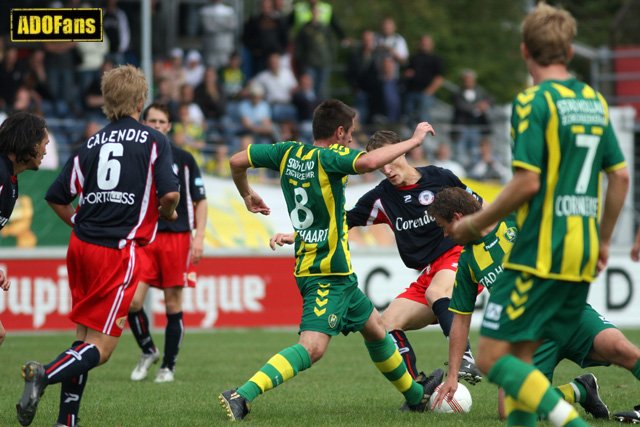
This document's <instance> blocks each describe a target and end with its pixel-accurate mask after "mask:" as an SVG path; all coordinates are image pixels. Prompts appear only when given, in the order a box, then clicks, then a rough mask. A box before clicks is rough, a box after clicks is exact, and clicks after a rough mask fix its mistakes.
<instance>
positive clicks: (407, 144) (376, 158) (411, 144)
mask: <svg viewBox="0 0 640 427" xmlns="http://www.w3.org/2000/svg"><path fill="white" fill-rule="evenodd" d="M427 134H431V135H435V134H436V132H435V130H433V126H431V125H430V124H429V123H427V122H422V123H418V125H417V126H416V130H415V131H414V132H413V136H412V137H411V138H409V139H407V140H406V141H402V142H398V143H397V144H388V145H385V146H384V147H380V148H378V149H376V150H373V151H370V152H368V153H365V154H363V155H362V156H360V157H358V160H356V164H355V167H356V170H357V171H358V172H359V173H366V172H371V171H374V170H376V169H379V168H381V167H382V166H384V165H386V164H387V163H390V162H392V161H394V160H395V159H397V158H398V157H400V156H402V155H403V154H405V153H408V152H409V151H411V150H412V149H414V148H416V147H419V146H420V145H422V142H423V141H424V139H425V138H426V137H427Z"/></svg>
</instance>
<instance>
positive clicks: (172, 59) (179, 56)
mask: <svg viewBox="0 0 640 427" xmlns="http://www.w3.org/2000/svg"><path fill="white" fill-rule="evenodd" d="M183 59H184V51H183V50H182V49H181V48H179V47H174V48H173V49H171V52H169V65H168V67H167V68H166V69H165V70H164V72H163V74H164V76H165V77H166V78H167V79H169V82H170V84H171V98H173V99H179V98H180V87H181V86H182V85H183V84H184V83H185V74H186V72H185V67H184V65H183Z"/></svg>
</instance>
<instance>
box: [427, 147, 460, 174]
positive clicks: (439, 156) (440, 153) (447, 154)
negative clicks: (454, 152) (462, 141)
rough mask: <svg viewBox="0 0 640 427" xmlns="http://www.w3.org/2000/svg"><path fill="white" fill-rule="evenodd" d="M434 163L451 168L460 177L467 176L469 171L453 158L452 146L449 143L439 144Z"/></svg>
mask: <svg viewBox="0 0 640 427" xmlns="http://www.w3.org/2000/svg"><path fill="white" fill-rule="evenodd" d="M432 164H433V165H434V166H438V167H441V168H444V169H448V170H450V171H451V172H453V174H454V175H455V176H457V177H458V178H460V179H464V178H466V176H467V171H466V170H465V168H464V167H463V166H462V165H461V164H460V163H458V162H456V161H455V160H453V159H452V158H451V147H450V146H449V144H447V143H444V142H442V143H440V144H438V148H437V150H436V155H435V160H434V161H433V162H432Z"/></svg>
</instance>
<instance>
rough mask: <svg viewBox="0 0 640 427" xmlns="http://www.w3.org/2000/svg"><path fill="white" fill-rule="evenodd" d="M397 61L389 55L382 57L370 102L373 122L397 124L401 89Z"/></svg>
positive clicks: (400, 104)
mask: <svg viewBox="0 0 640 427" xmlns="http://www.w3.org/2000/svg"><path fill="white" fill-rule="evenodd" d="M397 67H398V63H397V62H396V60H395V59H394V57H392V56H391V55H387V56H385V57H384V58H383V59H382V68H381V74H380V77H379V79H378V85H377V87H376V92H375V98H374V102H373V104H372V113H373V122H374V123H378V122H379V123H385V124H397V123H399V122H400V114H401V113H402V89H401V86H400V85H401V83H400V79H399V78H398V73H397Z"/></svg>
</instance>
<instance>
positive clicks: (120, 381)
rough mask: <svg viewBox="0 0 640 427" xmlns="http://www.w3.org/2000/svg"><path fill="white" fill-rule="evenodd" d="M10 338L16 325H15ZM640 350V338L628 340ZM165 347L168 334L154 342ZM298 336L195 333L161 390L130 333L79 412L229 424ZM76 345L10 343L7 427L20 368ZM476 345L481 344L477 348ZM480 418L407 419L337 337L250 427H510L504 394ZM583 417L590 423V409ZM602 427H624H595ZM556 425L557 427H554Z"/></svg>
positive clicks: (419, 336)
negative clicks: (234, 391) (241, 388)
mask: <svg viewBox="0 0 640 427" xmlns="http://www.w3.org/2000/svg"><path fill="white" fill-rule="evenodd" d="M6 326H8V327H9V328H10V325H6ZM429 329H430V330H429V331H419V332H411V333H409V334H408V336H409V338H410V339H411V342H412V344H413V346H414V349H415V350H416V352H417V355H418V367H419V368H420V369H422V370H424V371H427V372H430V371H432V370H433V369H435V368H437V367H443V363H444V362H445V361H446V360H447V341H446V340H445V339H444V337H443V336H442V334H441V333H440V332H439V330H437V329H435V328H429ZM625 333H626V334H627V336H628V337H629V339H631V341H632V342H634V343H636V344H640V330H626V331H625ZM154 336H155V340H156V344H157V345H159V346H160V347H161V346H162V344H163V334H162V333H161V332H156V333H155V335H154ZM296 339H297V335H296V333H295V332H294V331H282V330H280V331H269V330H224V331H214V332H195V331H194V332H190V331H187V334H186V336H185V338H184V341H183V343H182V349H181V353H180V357H179V359H178V365H177V371H176V381H175V382H174V383H168V384H155V383H154V382H153V378H154V376H155V371H156V369H157V368H158V367H159V365H154V366H153V367H152V370H151V372H150V375H149V377H148V378H147V379H146V380H145V381H142V382H139V383H133V382H131V381H130V380H129V374H130V373H131V370H132V369H133V367H134V366H135V364H136V362H137V360H138V356H139V350H138V348H137V346H136V345H135V343H134V340H133V337H132V336H131V335H130V334H129V333H125V334H124V335H123V337H122V338H121V340H120V344H119V346H118V348H117V349H116V351H115V353H114V354H113V356H112V358H111V360H110V361H109V362H108V363H107V364H106V365H104V366H101V367H99V368H97V369H94V370H92V371H91V373H90V375H89V382H88V384H87V388H86V390H85V393H84V397H83V401H82V407H81V411H80V425H83V426H109V427H115V426H212V425H225V424H228V421H226V419H225V415H224V413H223V411H222V409H221V408H220V406H219V405H218V402H217V394H218V393H219V392H220V391H223V390H226V389H228V388H232V387H236V386H238V385H240V384H242V382H244V381H245V380H247V379H248V378H249V377H250V376H251V375H253V373H254V372H255V371H256V370H257V369H259V368H260V367H261V366H262V365H263V364H264V363H265V362H266V361H267V359H268V358H269V357H271V356H272V355H273V354H274V353H277V352H278V351H280V350H281V349H282V348H284V347H287V346H289V345H291V344H293V343H295V342H296ZM72 341H73V334H71V333H65V334H53V335H45V334H42V335H26V336H16V335H11V331H10V330H9V336H8V337H7V340H6V341H5V343H4V344H3V345H2V347H0V378H2V381H0V396H1V398H0V405H1V406H0V426H12V425H18V423H17V420H16V417H15V404H16V402H17V400H18V398H19V396H20V394H21V392H22V388H23V381H22V379H21V377H20V365H21V364H22V363H24V362H25V361H27V360H33V359H35V360H38V361H41V362H48V361H50V360H51V359H52V358H53V357H54V356H56V355H57V354H58V353H59V352H60V351H62V350H63V349H65V348H66V347H67V346H68V345H70V344H71V342H72ZM476 341H477V335H473V336H472V343H475V342H476ZM590 371H591V372H593V373H595V375H596V376H597V377H598V379H599V382H600V386H601V395H602V397H603V399H604V401H605V402H606V403H607V404H608V405H609V409H610V410H612V411H614V412H615V411H618V410H628V409H631V408H632V407H633V405H637V404H639V403H640V385H639V383H638V381H636V380H635V379H634V378H633V376H632V375H631V374H630V373H629V372H627V371H625V370H623V369H621V368H618V367H608V368H592V369H591V370H590ZM583 372H586V371H583V370H581V369H580V368H579V367H577V366H576V365H574V364H573V363H570V362H563V363H562V364H561V365H560V366H559V367H558V369H557V370H556V376H555V383H556V384H562V383H565V382H568V381H569V380H571V379H572V378H574V377H575V376H577V375H580V374H581V373H583ZM469 390H470V391H471V395H472V397H473V408H472V410H471V413H469V414H462V415H449V414H434V413H425V414H413V413H401V412H400V411H398V408H399V407H400V405H401V404H402V396H401V395H400V394H399V393H398V392H396V391H395V389H394V388H393V386H392V385H391V384H389V383H387V381H386V380H385V379H384V377H383V376H382V375H381V374H380V373H379V372H378V371H377V370H376V369H375V367H374V366H373V364H372V363H371V362H370V360H369V357H368V355H367V351H366V349H365V347H364V345H363V344H362V338H361V337H360V335H359V334H358V335H350V336H348V337H343V336H339V337H335V338H334V339H333V340H332V343H331V345H330V347H329V350H328V351H327V353H326V354H325V357H324V358H323V359H322V360H321V361H320V362H319V363H318V364H317V365H316V366H314V367H313V368H312V369H310V370H308V371H305V372H303V373H301V374H300V375H299V376H298V377H296V378H294V379H293V380H291V381H289V382H287V383H285V384H284V385H281V386H280V387H278V388H277V389H276V390H272V391H270V392H268V393H266V394H265V395H263V396H260V397H258V399H256V400H255V401H254V402H253V404H252V407H251V409H252V411H251V413H250V414H249V415H248V417H247V418H246V421H247V422H248V424H249V425H272V426H300V425H310V426H311V425H313V426H325V425H339V426H365V425H375V426H387V425H388V426H392V425H402V426H412V425H437V426H454V425H459V426H463V425H477V426H498V425H504V424H503V423H502V422H500V421H499V420H498V418H497V411H496V396H497V389H496V387H495V386H493V385H491V384H488V383H487V382H486V381H483V382H482V383H480V384H478V385H476V386H475V387H472V386H469ZM59 391H60V386H59V385H53V386H51V387H49V388H47V390H46V392H45V395H44V396H43V399H42V400H41V402H40V406H39V408H38V414H37V415H36V418H35V420H34V422H33V424H32V425H34V426H51V425H52V424H53V423H54V422H55V420H56V417H57V408H58V400H59V394H60V392H59ZM579 412H580V413H581V414H583V415H584V411H583V410H582V408H579ZM586 419H587V420H588V422H590V423H591V424H592V425H595V426H604V425H615V424H614V422H613V421H595V420H593V419H592V418H590V417H588V416H587V417H586ZM547 425H550V424H547Z"/></svg>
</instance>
